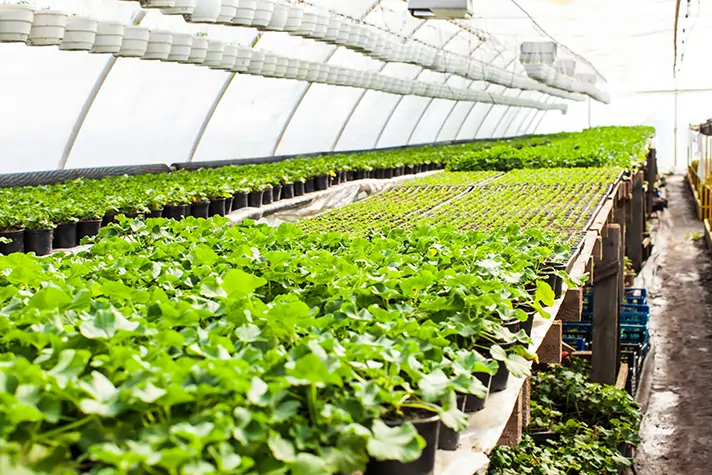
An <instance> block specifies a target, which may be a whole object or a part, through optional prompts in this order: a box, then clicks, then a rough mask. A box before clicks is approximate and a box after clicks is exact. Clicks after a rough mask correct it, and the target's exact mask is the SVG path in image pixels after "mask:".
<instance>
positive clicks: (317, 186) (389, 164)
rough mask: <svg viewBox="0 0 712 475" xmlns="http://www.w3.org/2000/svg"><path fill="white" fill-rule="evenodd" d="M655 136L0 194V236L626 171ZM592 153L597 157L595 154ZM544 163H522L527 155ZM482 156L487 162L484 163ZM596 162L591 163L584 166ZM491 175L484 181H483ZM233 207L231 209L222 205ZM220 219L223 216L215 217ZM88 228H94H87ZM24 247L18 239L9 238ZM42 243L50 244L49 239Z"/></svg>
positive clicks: (293, 164)
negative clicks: (508, 173)
mask: <svg viewBox="0 0 712 475" xmlns="http://www.w3.org/2000/svg"><path fill="white" fill-rule="evenodd" d="M650 133H651V130H650V129H647V128H635V127H617V128H599V129H590V130H587V131H584V132H581V133H567V134H556V135H552V136H538V137H526V138H520V139H514V140H509V141H504V142H498V141H493V142H477V143H470V144H460V145H447V146H437V147H423V148H414V149H401V150H388V151H372V152H367V153H357V154H350V155H333V156H328V157H317V158H295V159H291V160H285V161H282V162H276V163H266V164H259V165H241V166H226V167H220V168H212V169H203V170H198V171H194V172H187V171H178V172H174V173H166V174H158V175H140V176H120V177H107V178H104V179H100V180H75V181H70V182H65V183H60V184H56V185H48V186H37V187H19V188H6V189H0V198H1V199H2V200H3V203H4V204H3V206H2V207H1V208H0V233H6V234H7V233H10V232H13V231H21V230H25V229H27V230H30V231H36V230H47V229H52V228H53V227H55V226H59V225H66V224H71V223H74V222H77V221H83V222H93V223H96V221H97V220H99V219H103V220H104V221H105V222H106V221H107V219H110V218H111V217H113V216H114V215H117V214H125V215H136V214H141V213H146V214H151V215H152V216H153V217H158V216H161V215H163V214H164V213H165V214H167V215H169V216H172V215H174V214H180V213H181V212H183V213H185V211H184V210H182V208H183V207H185V206H188V205H192V204H196V203H197V204H198V205H199V206H198V207H200V208H201V209H202V208H205V207H208V206H210V204H211V203H212V204H213V207H215V208H220V207H221V206H222V207H223V208H224V209H225V212H229V211H231V210H232V209H233V207H236V206H241V205H243V204H245V200H246V196H247V195H248V194H250V193H252V194H253V195H254V196H253V198H252V201H253V202H254V203H255V204H256V203H257V201H259V200H258V196H257V195H258V194H262V195H265V196H266V195H272V194H275V193H276V194H280V195H284V197H285V198H289V197H292V196H298V195H299V194H300V193H308V192H310V191H316V190H322V189H325V188H326V187H328V186H329V184H331V183H332V182H340V181H348V180H356V179H363V178H390V177H393V176H399V175H403V174H412V173H419V172H422V171H427V170H434V169H438V168H442V167H444V166H445V165H446V164H447V166H448V168H449V169H451V170H490V171H491V170H510V169H513V168H526V167H556V166H566V167H568V166H602V165H615V166H619V167H621V166H628V165H630V164H631V163H633V162H634V161H635V160H634V159H629V160H627V161H625V160H623V159H622V158H621V157H623V156H628V157H630V156H631V155H632V156H633V157H637V158H639V157H638V156H639V155H640V154H641V153H644V151H645V148H646V145H647V138H648V136H649V135H650ZM594 149H595V150H594ZM545 151H548V152H546V154H548V155H547V156H546V158H542V159H536V160H529V159H522V158H518V156H519V155H521V154H523V153H525V152H526V153H533V154H542V153H544V152H545ZM484 155H486V157H484V158H482V157H483V156H484ZM581 155H585V156H586V157H588V156H589V155H595V157H597V158H596V159H595V160H594V159H582V158H581ZM485 176H487V175H482V177H485ZM223 200H232V205H231V206H227V205H226V204H221V203H222V202H223ZM218 214H219V213H218ZM90 227H91V226H90ZM6 237H8V238H10V239H19V238H18V235H17V234H13V235H9V236H6ZM44 237H45V240H46V239H47V236H46V233H45V236H44Z"/></svg>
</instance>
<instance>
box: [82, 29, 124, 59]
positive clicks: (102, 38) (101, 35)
mask: <svg viewBox="0 0 712 475" xmlns="http://www.w3.org/2000/svg"><path fill="white" fill-rule="evenodd" d="M125 28H126V26H125V25H124V24H123V23H121V22H119V21H100V22H99V25H98V27H97V30H96V37H95V39H94V45H93V46H92V48H91V50H90V52H91V53H112V54H116V53H118V52H119V51H121V45H122V43H123V40H124V29H125Z"/></svg>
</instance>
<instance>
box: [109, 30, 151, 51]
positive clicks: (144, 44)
mask: <svg viewBox="0 0 712 475" xmlns="http://www.w3.org/2000/svg"><path fill="white" fill-rule="evenodd" d="M150 37H151V30H149V29H148V28H146V27H145V26H138V25H128V26H126V27H124V37H123V39H122V41H121V48H120V49H119V52H118V53H116V56H120V57H124V58H142V57H143V56H144V55H145V54H146V50H147V49H148V42H149V39H150Z"/></svg>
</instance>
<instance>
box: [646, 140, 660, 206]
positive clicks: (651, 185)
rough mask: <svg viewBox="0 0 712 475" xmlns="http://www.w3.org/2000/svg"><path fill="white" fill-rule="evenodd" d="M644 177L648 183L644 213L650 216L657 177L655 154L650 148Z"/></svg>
mask: <svg viewBox="0 0 712 475" xmlns="http://www.w3.org/2000/svg"><path fill="white" fill-rule="evenodd" d="M646 172H647V174H646V177H645V179H646V180H647V182H648V190H647V192H646V197H645V201H646V203H645V206H646V211H647V212H648V214H650V213H651V212H652V210H653V195H654V194H655V181H656V180H657V176H658V167H657V152H656V150H655V149H654V148H651V149H650V150H649V151H648V160H647V164H646Z"/></svg>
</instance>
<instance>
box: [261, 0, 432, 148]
mask: <svg viewBox="0 0 712 475" xmlns="http://www.w3.org/2000/svg"><path fill="white" fill-rule="evenodd" d="M380 3H381V2H380V0H375V1H372V2H371V5H370V6H369V7H368V9H367V10H366V11H365V12H364V14H363V15H361V17H360V18H359V19H360V20H363V19H364V18H366V17H367V16H368V15H369V13H371V12H372V11H373V10H375V9H376V7H377V6H378V5H379V4H380ZM424 23H425V22H423V24H424ZM420 27H421V25H418V27H417V28H416V30H417V29H419V28H420ZM339 48H340V46H336V47H334V49H333V50H331V53H329V55H328V56H327V57H326V58H325V59H324V63H328V62H329V60H331V58H333V57H334V55H335V54H336V52H337V51H338V50H339ZM312 84H313V83H307V87H306V88H304V91H302V95H301V96H299V99H297V101H296V102H295V103H294V106H293V107H292V110H291V111H289V115H288V116H287V120H286V122H285V123H284V126H283V127H282V130H281V131H280V132H279V135H278V136H277V140H276V141H275V142H274V147H272V153H271V155H274V154H276V153H277V149H279V145H280V144H281V143H282V139H284V135H285V134H286V133H287V129H288V128H289V125H290V124H291V123H292V119H293V118H294V116H295V115H296V114H297V110H299V106H301V105H302V102H304V98H306V97H307V93H308V92H309V90H310V89H311V87H312ZM332 149H333V147H332Z"/></svg>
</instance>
